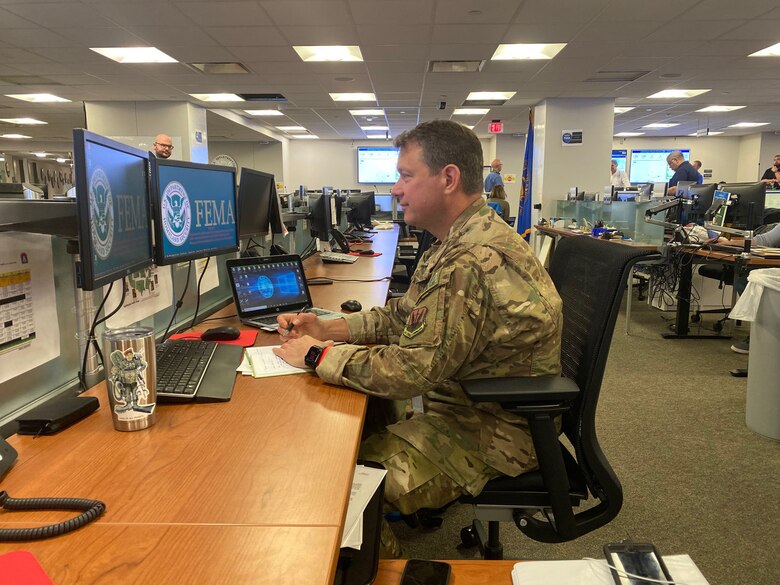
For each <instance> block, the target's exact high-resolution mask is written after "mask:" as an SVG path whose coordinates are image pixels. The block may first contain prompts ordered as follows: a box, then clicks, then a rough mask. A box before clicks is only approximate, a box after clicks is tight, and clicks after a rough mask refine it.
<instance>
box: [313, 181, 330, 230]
mask: <svg viewBox="0 0 780 585" xmlns="http://www.w3.org/2000/svg"><path fill="white" fill-rule="evenodd" d="M331 198H332V194H331V190H330V189H328V188H324V189H323V192H322V193H321V194H318V195H309V221H310V222H311V236H312V237H313V238H319V239H320V240H324V241H326V242H327V241H328V240H330V230H331V229H332V228H333V209H332V207H331V203H332V199H331Z"/></svg>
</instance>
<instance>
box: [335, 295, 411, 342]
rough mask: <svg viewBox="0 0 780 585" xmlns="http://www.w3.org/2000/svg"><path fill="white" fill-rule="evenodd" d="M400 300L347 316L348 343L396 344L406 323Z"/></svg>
mask: <svg viewBox="0 0 780 585" xmlns="http://www.w3.org/2000/svg"><path fill="white" fill-rule="evenodd" d="M399 300H400V299H397V298H394V299H390V300H389V301H388V302H387V304H386V305H385V306H384V307H374V308H373V309H371V310H370V311H366V312H362V313H354V314H352V315H347V316H346V317H345V318H344V319H345V321H346V322H347V328H348V329H349V341H350V342H351V343H359V344H376V343H378V344H382V345H389V344H391V343H398V340H399V338H400V336H401V332H402V331H403V329H404V324H405V322H406V312H404V311H403V310H402V309H401V308H399V306H398V303H399Z"/></svg>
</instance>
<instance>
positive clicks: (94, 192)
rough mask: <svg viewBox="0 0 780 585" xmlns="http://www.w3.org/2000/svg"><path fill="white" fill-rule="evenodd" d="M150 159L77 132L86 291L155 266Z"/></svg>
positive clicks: (81, 280) (80, 278) (81, 276)
mask: <svg viewBox="0 0 780 585" xmlns="http://www.w3.org/2000/svg"><path fill="white" fill-rule="evenodd" d="M149 156H150V155H149V153H148V152H144V151H142V150H139V149H137V148H134V147H132V146H127V145H125V144H121V143H119V142H116V141H114V140H111V139H109V138H106V137H104V136H100V135H98V134H95V133H93V132H89V131H87V130H81V129H75V130H73V167H74V170H75V173H76V217H77V225H78V235H79V255H80V261H79V264H78V265H77V275H76V281H77V282H78V286H79V287H80V288H81V289H83V290H95V289H96V288H98V287H100V286H103V285H104V284H108V283H109V282H113V281H114V280H117V279H120V278H123V277H125V276H127V275H129V274H132V273H133V272H135V271H137V270H140V269H142V268H145V267H146V266H149V265H150V264H151V263H152V258H153V255H152V222H151V220H150V217H149V215H150V213H149V209H150V201H149V199H150V194H149Z"/></svg>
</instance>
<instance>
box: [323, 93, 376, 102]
mask: <svg viewBox="0 0 780 585" xmlns="http://www.w3.org/2000/svg"><path fill="white" fill-rule="evenodd" d="M330 98H331V99H332V100H333V101H334V102H375V101H376V96H375V95H374V94H373V93H332V94H330Z"/></svg>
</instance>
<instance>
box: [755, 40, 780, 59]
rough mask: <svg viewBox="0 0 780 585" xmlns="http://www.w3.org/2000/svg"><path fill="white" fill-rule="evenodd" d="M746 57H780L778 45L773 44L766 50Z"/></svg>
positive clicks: (779, 45) (779, 46)
mask: <svg viewBox="0 0 780 585" xmlns="http://www.w3.org/2000/svg"><path fill="white" fill-rule="evenodd" d="M748 57H780V43H777V44H774V45H772V46H771V47H767V48H766V49H761V50H760V51H756V52H755V53H751V54H750V55H748Z"/></svg>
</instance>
